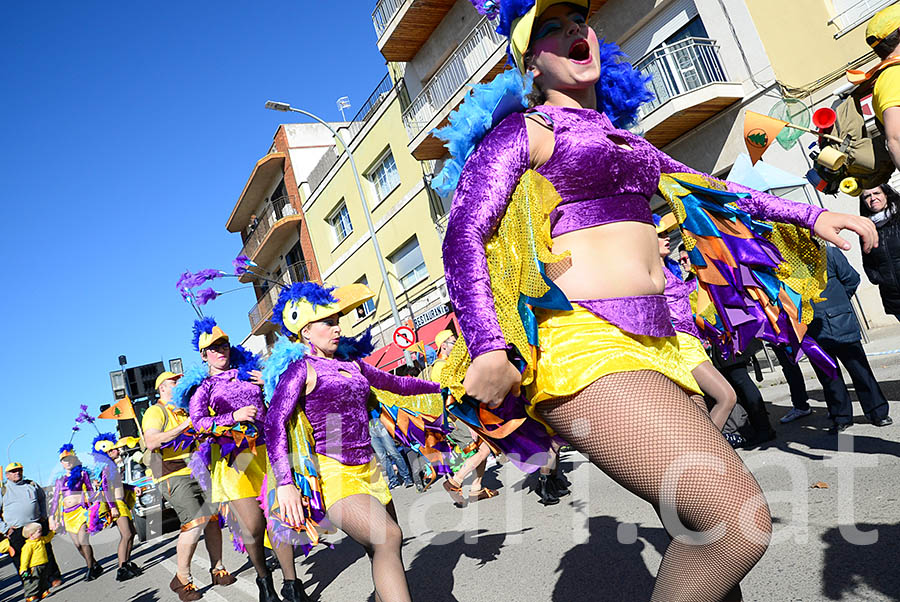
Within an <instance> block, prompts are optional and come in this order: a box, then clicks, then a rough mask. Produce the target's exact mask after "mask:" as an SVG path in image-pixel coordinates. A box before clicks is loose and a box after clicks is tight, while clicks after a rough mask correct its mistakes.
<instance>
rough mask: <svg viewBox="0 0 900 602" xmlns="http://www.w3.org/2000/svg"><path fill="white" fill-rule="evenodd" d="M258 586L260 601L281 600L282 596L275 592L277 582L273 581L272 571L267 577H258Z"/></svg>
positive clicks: (279, 601) (273, 601)
mask: <svg viewBox="0 0 900 602" xmlns="http://www.w3.org/2000/svg"><path fill="white" fill-rule="evenodd" d="M256 587H258V588H259V602H281V598H279V597H278V594H277V593H276V592H275V584H274V583H272V573H269V574H268V575H266V576H265V577H257V578H256Z"/></svg>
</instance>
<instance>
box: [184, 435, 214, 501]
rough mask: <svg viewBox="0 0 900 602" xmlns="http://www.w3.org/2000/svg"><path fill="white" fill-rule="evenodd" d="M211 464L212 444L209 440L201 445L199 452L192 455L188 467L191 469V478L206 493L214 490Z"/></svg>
mask: <svg viewBox="0 0 900 602" xmlns="http://www.w3.org/2000/svg"><path fill="white" fill-rule="evenodd" d="M210 464H212V443H211V442H210V441H209V440H208V439H207V440H206V441H204V442H203V443H201V444H200V447H199V448H197V451H195V452H194V453H192V454H191V459H190V461H189V462H188V467H189V468H190V469H191V476H192V477H194V479H195V480H196V481H197V483H198V484H199V485H200V488H201V489H203V490H204V491H207V492H209V491H211V490H212V475H211V473H210V472H209V467H210Z"/></svg>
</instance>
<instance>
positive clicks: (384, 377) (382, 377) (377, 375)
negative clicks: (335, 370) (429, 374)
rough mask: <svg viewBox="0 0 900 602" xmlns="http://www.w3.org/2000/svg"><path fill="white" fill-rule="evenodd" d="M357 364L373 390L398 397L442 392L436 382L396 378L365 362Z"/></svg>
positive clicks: (404, 377) (402, 377) (405, 377)
mask: <svg viewBox="0 0 900 602" xmlns="http://www.w3.org/2000/svg"><path fill="white" fill-rule="evenodd" d="M356 363H357V364H359V371H360V372H362V375H363V377H365V379H366V380H367V381H369V386H371V387H372V388H373V389H381V390H382V391H388V392H390V393H396V394H397V395H427V394H429V393H440V392H441V386H440V385H439V384H438V383H436V382H432V381H430V380H422V379H421V378H412V377H410V376H394V375H393V374H391V373H389V372H385V371H384V370H379V369H378V368H373V367H372V366H370V365H369V364H367V363H365V362H362V361H359V362H356Z"/></svg>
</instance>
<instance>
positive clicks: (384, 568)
mask: <svg viewBox="0 0 900 602" xmlns="http://www.w3.org/2000/svg"><path fill="white" fill-rule="evenodd" d="M328 519H329V520H330V521H331V522H332V523H333V524H334V526H336V527H337V528H338V529H340V530H341V531H343V532H344V533H346V534H347V535H349V536H350V537H351V538H352V539H353V540H354V541H356V542H357V543H359V544H360V545H362V547H364V548H365V549H366V554H368V555H369V558H370V559H371V560H372V580H373V581H374V582H375V599H376V600H377V601H378V602H409V600H410V595H409V585H408V584H407V582H406V572H405V571H404V568H403V557H402V555H401V553H400V545H401V544H402V543H403V533H402V532H401V531H400V525H398V524H397V513H396V511H395V510H394V503H393V502H391V503H390V504H388V505H387V506H382V505H381V502H379V501H378V500H377V499H376V498H375V497H373V496H371V495H366V494H356V495H351V496H348V497H345V498H343V499H342V500H339V501H337V502H335V503H334V504H332V505H331V506H330V507H329V508H328Z"/></svg>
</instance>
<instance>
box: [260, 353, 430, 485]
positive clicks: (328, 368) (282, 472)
mask: <svg viewBox="0 0 900 602" xmlns="http://www.w3.org/2000/svg"><path fill="white" fill-rule="evenodd" d="M307 365H309V366H311V367H312V369H313V370H314V371H315V373H316V384H315V388H314V389H313V390H312V392H311V393H309V394H308V395H306V396H305V398H304V395H303V392H304V390H305V388H306V377H307ZM372 388H374V389H381V390H384V391H390V392H391V393H396V394H398V395H421V394H427V393H439V392H440V385H438V384H437V383H433V382H430V381H427V380H420V379H418V378H409V377H401V376H394V375H393V374H389V373H387V372H384V371H382V370H378V369H377V368H373V367H372V366H370V365H369V364H367V363H365V362H361V361H360V362H353V361H350V362H344V361H340V360H336V359H327V358H323V357H316V356H307V357H304V358H303V359H300V360H297V361H295V362H293V363H291V365H290V366H288V368H287V370H285V371H284V373H283V374H282V375H281V378H280V379H279V380H278V384H277V385H276V387H275V391H274V393H273V394H272V400H271V403H270V404H269V413H268V417H267V419H266V423H265V431H266V440H267V441H268V442H269V444H268V446H267V449H268V453H269V461H270V462H271V464H272V470H273V472H274V473H275V478H276V480H277V482H278V485H288V484H290V483H292V482H293V478H292V475H291V458H290V457H289V454H288V443H287V423H288V421H289V420H290V419H291V418H292V417H293V416H294V412H295V411H296V409H297V403H298V402H300V400H301V398H304V401H303V402H302V403H303V405H304V411H305V412H306V417H307V418H308V419H309V423H310V424H311V425H312V430H313V433H312V434H313V439H314V440H315V451H316V453H318V454H322V455H325V456H328V457H329V458H333V459H335V460H337V461H338V462H340V463H342V464H345V465H348V466H359V465H361V464H367V463H368V462H369V461H371V459H372V441H371V438H370V437H369V412H368V403H369V393H370V392H371V391H370V389H372Z"/></svg>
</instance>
